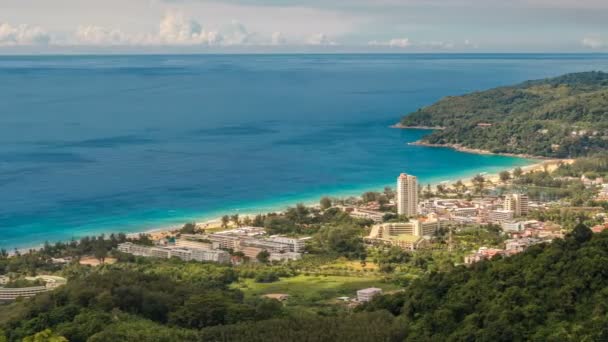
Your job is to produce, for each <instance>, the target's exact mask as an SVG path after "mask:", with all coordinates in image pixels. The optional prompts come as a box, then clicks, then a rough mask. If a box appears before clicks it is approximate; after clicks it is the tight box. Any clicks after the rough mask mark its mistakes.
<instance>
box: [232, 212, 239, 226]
mask: <svg viewBox="0 0 608 342" xmlns="http://www.w3.org/2000/svg"><path fill="white" fill-rule="evenodd" d="M230 220H231V221H232V222H234V225H235V226H237V227H240V226H241V220H240V218H239V214H234V215H232V216H231V217H230Z"/></svg>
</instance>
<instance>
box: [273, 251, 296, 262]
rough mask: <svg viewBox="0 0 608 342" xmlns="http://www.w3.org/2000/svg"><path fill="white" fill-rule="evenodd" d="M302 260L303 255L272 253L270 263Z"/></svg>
mask: <svg viewBox="0 0 608 342" xmlns="http://www.w3.org/2000/svg"><path fill="white" fill-rule="evenodd" d="M300 259H302V254H301V253H296V252H286V253H270V258H269V260H270V261H288V260H300Z"/></svg>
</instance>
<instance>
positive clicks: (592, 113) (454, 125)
mask: <svg viewBox="0 0 608 342" xmlns="http://www.w3.org/2000/svg"><path fill="white" fill-rule="evenodd" d="M400 126H402V127H439V128H442V129H437V130H435V131H434V132H433V133H431V134H429V135H427V136H425V137H424V138H423V140H422V143H427V144H434V145H444V146H452V147H464V148H470V149H479V150H485V151H489V152H493V153H513V154H525V155H533V156H542V157H551V158H575V157H580V156H586V155H590V154H593V153H595V152H598V151H603V150H605V149H606V148H608V73H605V72H597V71H593V72H582V73H573V74H567V75H563V76H559V77H555V78H549V79H543V80H536V81H527V82H524V83H521V84H518V85H513V86H506V87H499V88H494V89H490V90H486V91H479V92H474V93H470V94H466V95H462V96H449V97H445V98H443V99H441V100H439V101H438V102H437V103H435V104H432V105H430V106H428V107H424V108H421V109H419V110H417V111H416V112H413V113H411V114H408V115H406V116H404V117H403V118H402V120H401V122H400Z"/></svg>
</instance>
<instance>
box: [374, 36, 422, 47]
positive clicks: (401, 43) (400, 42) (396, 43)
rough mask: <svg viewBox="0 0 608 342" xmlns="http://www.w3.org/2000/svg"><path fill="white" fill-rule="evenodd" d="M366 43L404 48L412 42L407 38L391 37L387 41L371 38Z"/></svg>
mask: <svg viewBox="0 0 608 342" xmlns="http://www.w3.org/2000/svg"><path fill="white" fill-rule="evenodd" d="M367 44H368V45H372V46H389V47H394V48H406V47H409V46H411V45H412V42H411V41H410V40H409V38H393V39H391V40H388V41H377V40H372V41H371V42H368V43H367Z"/></svg>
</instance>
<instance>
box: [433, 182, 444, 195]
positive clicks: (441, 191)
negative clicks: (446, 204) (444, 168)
mask: <svg viewBox="0 0 608 342" xmlns="http://www.w3.org/2000/svg"><path fill="white" fill-rule="evenodd" d="M435 188H436V189H437V192H438V193H440V194H442V195H443V194H445V192H446V188H445V186H444V185H443V184H437V186H436V187H435Z"/></svg>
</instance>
